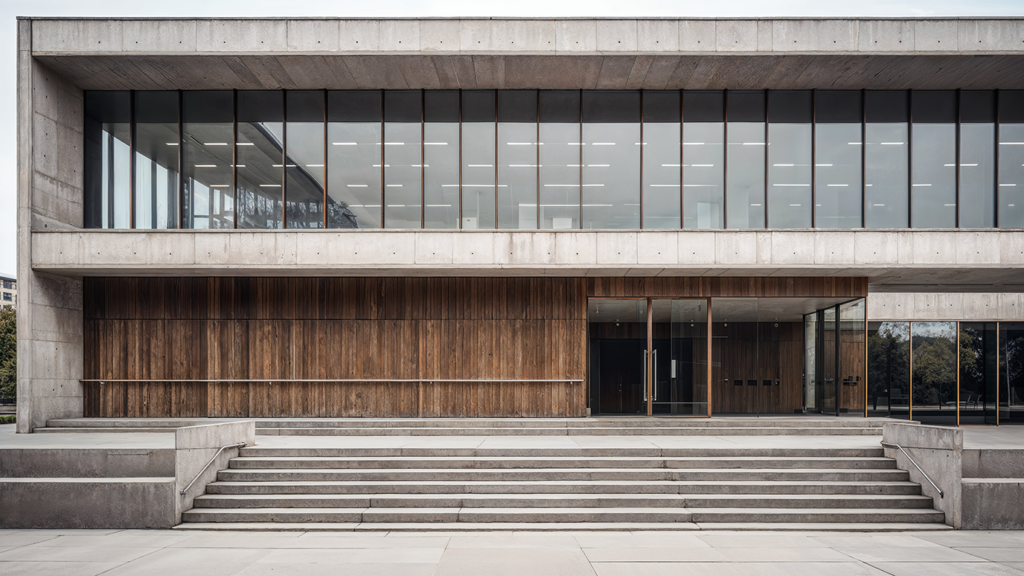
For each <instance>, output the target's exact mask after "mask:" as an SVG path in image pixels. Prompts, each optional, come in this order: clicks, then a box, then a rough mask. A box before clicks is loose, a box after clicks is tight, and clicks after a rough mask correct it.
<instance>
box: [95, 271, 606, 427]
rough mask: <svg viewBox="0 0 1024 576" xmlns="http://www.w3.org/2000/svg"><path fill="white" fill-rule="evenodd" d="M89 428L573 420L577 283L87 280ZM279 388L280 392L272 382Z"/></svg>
mask: <svg viewBox="0 0 1024 576" xmlns="http://www.w3.org/2000/svg"><path fill="white" fill-rule="evenodd" d="M84 290H85V311H84V314H85V330H86V338H85V359H86V360H85V378H86V379H100V378H103V379H147V378H152V379H172V380H173V379H178V378H180V379H217V378H224V379H253V380H264V379H265V381H264V382H258V383H228V382H224V383H213V384H210V385H206V384H194V383H139V384H135V383H133V384H118V383H111V384H104V385H102V386H97V385H90V386H88V387H87V393H86V398H85V414H86V415H87V416H102V417H115V416H129V417H135V416H140V417H141V416H206V415H209V416H252V417H258V416H268V417H270V416H278V417H281V416H291V417H303V416H308V417H317V416H336V417H340V416H381V417H385V416H582V415H583V414H584V413H585V410H586V398H585V396H584V393H585V387H584V384H583V383H582V382H575V383H569V382H564V383H515V382H507V383H442V382H427V383H422V384H421V383H402V382H385V383H365V384H364V383H330V382H310V383H287V384H285V383H281V382H279V380H282V379H316V378H324V379H344V378H383V379H394V380H403V379H421V378H428V379H429V378H437V379H459V378H462V379H494V378H509V379H514V380H528V379H544V380H546V379H566V380H568V379H582V378H583V377H584V374H585V360H586V296H585V294H586V288H585V284H584V280H582V279H576V278H493V279H492V278H87V279H86V281H85V287H84ZM275 380H276V381H278V382H275Z"/></svg>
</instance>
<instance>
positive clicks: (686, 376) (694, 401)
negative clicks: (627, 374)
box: [651, 299, 708, 416]
mask: <svg viewBox="0 0 1024 576" xmlns="http://www.w3.org/2000/svg"><path fill="white" fill-rule="evenodd" d="M651 323H652V331H651V344H652V346H651V349H652V352H651V354H652V355H651V402H652V413H653V414H673V415H680V416H706V415H707V413H708V386H707V383H708V361H707V357H708V347H707V342H708V333H707V325H708V303H707V300H704V299H701V300H654V301H653V302H652V303H651Z"/></svg>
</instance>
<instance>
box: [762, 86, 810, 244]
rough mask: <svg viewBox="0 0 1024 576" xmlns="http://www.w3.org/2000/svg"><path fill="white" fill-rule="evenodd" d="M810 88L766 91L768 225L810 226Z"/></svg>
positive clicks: (779, 226)
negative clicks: (806, 89)
mask: <svg viewBox="0 0 1024 576" xmlns="http://www.w3.org/2000/svg"><path fill="white" fill-rule="evenodd" d="M811 118H812V101H811V92H810V91H797V90H793V91H790V90H770V91H769V92H768V227H769V228H810V227H811V226H812V223H811V214H812V212H811V199H812V193H811Z"/></svg>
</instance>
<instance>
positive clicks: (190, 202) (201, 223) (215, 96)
mask: <svg viewBox="0 0 1024 576" xmlns="http://www.w3.org/2000/svg"><path fill="white" fill-rule="evenodd" d="M181 105H182V112H181V113H182V135H181V145H182V150H181V171H182V177H183V182H184V190H182V195H181V198H182V204H181V225H182V228H195V229H206V228H213V229H225V228H234V227H235V202H234V193H233V192H232V189H231V184H232V177H233V176H232V173H233V171H232V167H231V162H232V147H233V145H234V133H233V131H234V128H233V120H234V95H233V94H232V92H230V91H227V90H222V91H211V92H206V91H186V92H182V93H181Z"/></svg>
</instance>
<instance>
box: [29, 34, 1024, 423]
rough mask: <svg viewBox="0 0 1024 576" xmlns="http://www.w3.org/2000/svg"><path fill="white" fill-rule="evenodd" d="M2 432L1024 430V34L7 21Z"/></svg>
mask: <svg viewBox="0 0 1024 576" xmlns="http://www.w3.org/2000/svg"><path fill="white" fill-rule="evenodd" d="M18 151H19V157H18V178H19V180H18V249H19V270H18V277H19V278H20V279H21V281H22V283H23V286H22V293H23V297H22V303H21V304H22V305H21V306H19V308H18V319H19V331H18V337H19V363H18V370H19V386H18V390H19V398H18V411H19V417H18V430H19V431H20V432H31V431H32V430H33V429H34V428H36V427H42V426H45V425H46V423H47V422H48V421H50V420H53V419H60V418H69V417H82V416H93V417H118V416H154V417H155V416H174V417H207V416H226V417H236V416H242V417H251V416H288V417H298V416H380V417H383V416H411V417H421V416H561V417H579V416H585V415H588V414H589V415H599V414H633V415H680V416H682V415H690V416H711V415H714V414H747V413H751V414H753V413H756V414H789V415H793V414H795V413H800V414H806V413H812V414H826V415H827V414H836V415H839V414H840V413H847V414H849V413H853V414H864V415H873V416H892V417H895V418H912V419H913V420H919V421H924V422H934V423H943V424H952V425H956V424H965V423H990V424H1007V423H1013V422H1018V421H1020V420H1021V413H1020V412H1018V411H1017V410H1018V406H1019V405H1020V403H1021V402H1024V384H1021V382H1024V365H1019V362H1018V360H1017V358H1018V353H1017V348H1018V346H1019V342H1020V341H1021V338H1024V323H1022V322H1024V277H1022V273H1024V233H1022V227H1024V196H1021V194H1022V193H1024V169H1022V165H1024V21H1022V20H1018V19H1010V18H1005V19H970V18H966V19H842V20H828V19H759V20H754V19H750V20H743V19H719V20H713V19H701V20H698V19H692V20H688V19H478V20H465V19H391V20H358V19H338V18H324V19H249V20H246V19H149V20H144V19H132V20H121V19H54V18H22V19H20V20H19V21H18Z"/></svg>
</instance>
